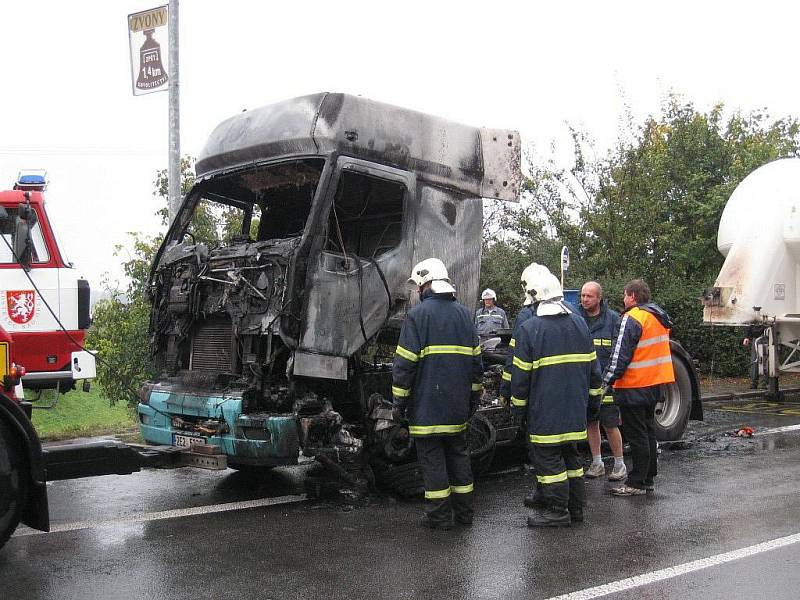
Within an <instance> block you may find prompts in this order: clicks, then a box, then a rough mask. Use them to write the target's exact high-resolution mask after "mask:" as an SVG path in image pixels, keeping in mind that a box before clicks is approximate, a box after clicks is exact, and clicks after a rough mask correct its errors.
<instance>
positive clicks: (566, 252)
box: [561, 246, 569, 290]
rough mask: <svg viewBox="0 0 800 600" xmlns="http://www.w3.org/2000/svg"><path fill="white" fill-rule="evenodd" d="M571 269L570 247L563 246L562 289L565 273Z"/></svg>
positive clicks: (562, 287)
mask: <svg viewBox="0 0 800 600" xmlns="http://www.w3.org/2000/svg"><path fill="white" fill-rule="evenodd" d="M567 271H569V248H567V247H566V246H564V247H562V248H561V289H562V290H563V289H564V273H566V272H567Z"/></svg>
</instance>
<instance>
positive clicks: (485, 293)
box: [481, 288, 497, 301]
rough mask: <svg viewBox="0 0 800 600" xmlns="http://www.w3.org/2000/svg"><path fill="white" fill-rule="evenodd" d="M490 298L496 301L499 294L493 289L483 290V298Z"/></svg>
mask: <svg viewBox="0 0 800 600" xmlns="http://www.w3.org/2000/svg"><path fill="white" fill-rule="evenodd" d="M489 298H491V299H492V300H495V301H496V300H497V294H495V293H494V290H493V289H491V288H486V289H485V290H483V293H482V294H481V300H488V299H489Z"/></svg>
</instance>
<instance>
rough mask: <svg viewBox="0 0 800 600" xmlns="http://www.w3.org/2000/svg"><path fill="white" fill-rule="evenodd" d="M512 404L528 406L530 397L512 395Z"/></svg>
mask: <svg viewBox="0 0 800 600" xmlns="http://www.w3.org/2000/svg"><path fill="white" fill-rule="evenodd" d="M511 405H512V406H528V399H527V398H517V397H516V396H511Z"/></svg>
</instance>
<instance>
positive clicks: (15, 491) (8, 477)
mask: <svg viewBox="0 0 800 600" xmlns="http://www.w3.org/2000/svg"><path fill="white" fill-rule="evenodd" d="M27 497H28V473H27V468H26V460H25V455H24V453H23V451H22V448H21V447H20V443H19V439H18V438H17V436H16V435H14V433H13V432H12V431H11V430H10V429H9V428H8V426H7V425H6V424H5V423H2V422H0V547H2V546H3V544H5V543H6V541H8V538H10V537H11V534H12V533H14V530H15V529H16V528H17V525H18V524H19V520H20V518H21V516H22V508H23V507H24V506H25V503H26V500H27Z"/></svg>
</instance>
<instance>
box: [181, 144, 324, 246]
mask: <svg viewBox="0 0 800 600" xmlns="http://www.w3.org/2000/svg"><path fill="white" fill-rule="evenodd" d="M324 164H325V161H324V160H319V159H308V160H301V161H293V162H290V163H281V164H277V165H271V166H268V167H261V168H257V169H253V170H250V171H245V172H242V173H237V174H235V175H232V176H228V177H219V178H217V179H212V180H211V181H209V182H208V183H207V184H206V185H204V186H203V187H202V192H201V195H200V198H199V200H198V201H197V203H196V205H195V208H194V211H193V214H192V218H191V224H190V225H189V227H188V228H187V229H188V231H189V232H190V233H191V234H192V235H193V236H194V238H195V241H196V242H203V243H206V244H208V245H209V246H211V247H218V246H227V245H231V244H236V243H241V242H248V241H250V242H255V241H258V242H261V241H265V240H271V239H278V238H289V237H297V236H300V235H302V233H303V229H304V228H305V225H306V221H307V220H308V216H309V213H310V212H311V204H312V201H313V199H314V194H315V193H316V189H317V184H318V183H319V178H320V175H321V173H322V168H323V166H324Z"/></svg>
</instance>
